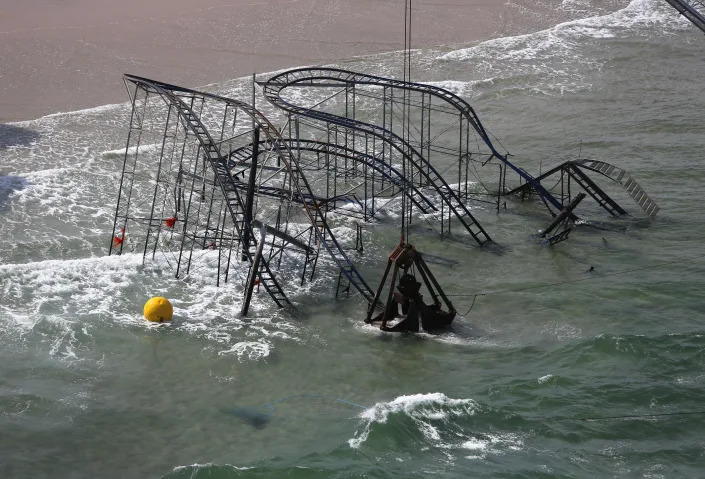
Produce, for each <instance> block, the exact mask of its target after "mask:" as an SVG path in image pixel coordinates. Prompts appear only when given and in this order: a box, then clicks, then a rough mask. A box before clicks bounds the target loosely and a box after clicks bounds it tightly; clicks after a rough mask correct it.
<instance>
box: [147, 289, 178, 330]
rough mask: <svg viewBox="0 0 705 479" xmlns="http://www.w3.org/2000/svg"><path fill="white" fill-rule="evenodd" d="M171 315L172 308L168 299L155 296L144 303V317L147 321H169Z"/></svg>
mask: <svg viewBox="0 0 705 479" xmlns="http://www.w3.org/2000/svg"><path fill="white" fill-rule="evenodd" d="M173 314H174V308H173V307H172V306H171V303H170V302H169V300H168V299H166V298H162V297H161V296H155V297H154V298H152V299H150V300H149V301H147V302H146V303H144V317H145V318H147V321H152V322H153V323H163V322H164V321H171V317H172V315H173Z"/></svg>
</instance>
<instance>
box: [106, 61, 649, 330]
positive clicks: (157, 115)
mask: <svg viewBox="0 0 705 479" xmlns="http://www.w3.org/2000/svg"><path fill="white" fill-rule="evenodd" d="M124 81H125V85H126V86H127V89H128V92H129V95H130V100H131V104H132V111H131V119H130V126H129V133H128V137H127V145H126V148H125V156H124V163H123V169H122V175H121V179H120V187H119V195H118V201H117V207H116V212H115V221H114V226H113V232H112V239H111V245H110V254H121V253H122V252H123V251H125V248H128V249H127V250H128V251H137V252H141V253H142V255H143V258H144V259H145V260H146V259H147V258H148V257H151V258H155V257H156V256H157V255H159V256H160V257H162V258H163V259H164V260H165V261H166V262H168V263H169V264H170V265H171V266H172V267H173V269H174V270H175V274H176V277H177V278H178V277H183V276H185V275H188V274H189V273H190V272H191V271H192V270H193V269H195V268H208V269H209V270H210V271H212V275H213V276H214V277H215V279H216V283H217V284H220V283H222V282H226V281H232V280H233V279H234V278H236V280H238V281H241V282H243V283H244V284H245V301H244V302H243V309H242V313H243V314H246V313H247V308H248V307H249V296H248V295H251V293H252V288H253V287H254V285H256V284H259V285H261V287H263V288H264V289H265V291H266V292H267V294H268V295H269V297H271V299H272V301H273V302H274V303H275V304H276V305H277V306H279V307H283V306H287V305H289V304H291V301H290V299H289V296H288V294H287V285H293V284H294V283H296V284H303V283H305V282H307V281H310V280H312V279H313V277H314V276H315V275H316V273H317V269H319V268H320V267H321V265H325V266H326V270H327V271H329V272H330V271H331V270H335V271H337V273H338V288H337V292H336V294H338V293H339V292H340V291H341V290H342V291H346V290H354V291H357V292H358V293H360V294H361V295H362V297H363V298H364V299H365V300H366V301H367V302H368V303H369V304H370V306H369V310H370V314H368V319H369V318H370V317H371V311H373V310H374V309H375V308H378V307H380V306H383V305H382V304H381V303H380V300H379V297H380V292H381V288H382V286H383V285H382V284H380V288H379V289H378V290H377V291H376V292H375V291H373V290H372V289H371V288H370V287H369V286H368V283H367V282H366V280H365V274H363V271H365V270H366V269H369V268H367V267H366V266H365V264H364V263H363V262H362V256H361V255H360V251H361V250H362V238H361V232H360V231H361V229H360V226H359V225H360V224H362V223H365V222H370V221H381V220H380V212H381V211H384V210H388V209H389V208H391V207H392V203H393V202H394V201H397V200H401V202H402V204H403V205H404V206H403V207H402V208H401V215H400V217H401V223H402V244H403V242H404V238H408V233H409V228H410V225H411V224H412V223H413V222H419V223H420V222H422V221H423V222H425V223H427V224H428V225H430V226H431V228H432V229H434V230H435V231H436V232H437V233H438V234H440V236H441V238H443V237H447V236H448V235H453V236H454V237H455V239H456V240H460V241H462V242H465V243H467V244H468V245H477V246H480V247H486V246H489V245H490V244H492V243H493V239H492V238H491V237H490V234H489V233H488V231H487V230H486V229H485V228H484V227H483V226H482V225H481V224H480V221H479V220H478V218H477V215H478V211H479V212H481V211H482V209H483V207H487V205H491V206H492V207H493V208H494V207H495V206H496V207H497V209H498V210H499V206H500V201H501V199H502V198H503V197H507V196H509V195H519V196H521V197H522V198H527V197H529V196H537V197H538V198H539V199H540V201H541V202H542V203H543V204H544V205H545V206H546V208H547V209H548V211H549V212H550V214H551V216H552V217H553V218H554V221H553V222H552V224H551V225H550V226H549V228H546V230H544V236H545V237H546V239H547V242H548V243H551V244H555V243H557V242H559V241H562V240H564V239H565V238H567V236H568V232H569V231H570V226H569V224H570V222H571V221H575V220H576V219H577V213H576V211H575V210H576V207H577V206H578V203H580V201H581V200H582V199H583V198H584V197H586V196H589V197H591V198H592V199H594V200H595V201H596V203H597V205H599V206H600V207H601V208H603V209H604V210H606V211H607V212H608V213H609V214H610V215H613V216H620V215H625V214H627V212H626V210H625V209H623V208H622V207H621V206H620V205H619V204H617V202H616V201H614V200H613V199H612V198H611V197H610V196H608V195H607V193H606V192H605V191H604V190H603V189H602V188H601V187H600V186H598V184H597V183H596V182H595V181H594V180H593V179H592V178H591V177H590V175H592V176H594V175H595V174H599V175H600V176H601V177H603V178H607V179H609V180H611V181H613V182H615V183H617V184H619V185H621V186H622V187H623V188H624V189H625V190H626V191H627V192H628V194H629V195H630V196H631V197H632V198H633V199H634V200H635V201H636V202H637V204H638V205H639V206H640V207H641V208H642V209H643V211H644V212H645V213H646V214H647V215H649V216H653V215H655V214H656V213H657V211H658V206H657V205H656V203H655V202H654V201H653V200H651V199H650V198H649V197H648V196H647V195H646V193H645V192H644V191H643V190H642V188H641V187H640V186H639V185H638V184H637V183H636V182H635V181H634V179H633V178H632V177H630V175H629V174H628V173H627V172H625V171H624V170H622V169H620V168H618V167H616V166H613V165H610V164H608V163H605V162H602V161H597V160H588V159H580V160H574V161H568V162H565V163H563V164H560V165H558V166H556V167H555V168H552V169H550V170H549V171H547V172H546V173H543V174H541V175H538V176H532V175H530V174H529V173H527V172H526V171H525V170H524V169H523V168H521V167H519V166H517V165H515V164H514V163H513V162H512V161H510V156H509V155H508V154H507V153H506V152H503V151H500V150H499V149H498V148H497V147H496V146H495V144H494V143H493V141H492V138H491V136H490V135H489V133H488V132H487V130H486V129H485V127H484V126H483V125H482V123H481V122H480V119H479V118H478V116H477V114H476V113H475V111H474V110H473V108H472V107H471V106H470V105H469V104H468V103H467V102H466V101H465V100H463V99H462V98H460V97H459V96H457V95H455V94H453V93H451V92H449V91H447V90H444V89H443V88H439V87H435V86H430V85H425V84H421V83H413V82H408V81H400V80H394V79H389V78H383V77H378V76H372V75H366V74H362V73H357V72H352V71H347V70H341V69H335V68H300V69H295V70H289V71H286V72H283V73H280V74H277V75H275V76H273V77H271V78H269V79H267V80H266V81H262V82H258V83H259V84H260V86H261V87H262V92H263V95H264V97H265V98H266V100H267V101H268V102H269V103H270V104H271V105H273V106H274V107H276V111H277V112H279V113H281V114H283V115H284V126H282V127H281V128H277V127H276V126H275V125H274V124H273V123H272V122H270V120H268V119H267V118H266V117H265V116H264V115H263V114H262V113H261V112H260V111H259V110H257V109H255V107H254V106H253V105H251V104H248V103H245V102H242V101H239V100H235V99H232V98H227V97H224V96H219V95H214V94H211V93H206V92H201V91H197V90H192V89H189V88H183V87H179V86H175V85H170V84H167V83H163V82H159V81H154V80H149V79H146V78H141V77H137V76H133V75H125V77H124ZM253 90H254V85H253ZM492 165H494V167H491V166H492ZM498 170H499V176H497V171H498ZM508 173H511V174H512V175H516V177H518V181H513V182H512V185H511V186H508V181H507V175H508ZM556 178H558V181H556ZM546 185H550V187H547V186H546ZM573 190H575V191H576V192H577V190H582V193H580V194H574V192H573ZM392 216H393V215H392ZM384 221H390V220H389V218H388V217H387V216H385V217H384ZM395 221H397V220H395ZM352 224H354V225H355V226H356V227H355V229H354V231H355V232H354V233H353V228H352V227H351V225H352ZM553 231H557V233H555V234H554V233H553ZM499 242H500V243H501V239H500V240H499ZM404 248H406V249H404ZM404 248H402V249H403V250H404V251H407V253H404V255H402V256H400V258H406V256H408V259H406V260H404V261H402V260H401V259H398V258H397V257H398V256H399V255H400V254H402V253H401V251H402V250H399V251H397V253H394V255H395V256H394V257H395V258H397V259H394V261H392V256H390V265H392V263H394V264H395V265H396V266H395V268H399V267H401V268H402V271H401V273H404V274H406V273H407V272H408V271H407V270H408V268H409V267H413V265H418V266H419V268H421V269H422V271H423V272H424V275H426V274H427V275H430V271H429V270H428V268H427V267H426V266H425V264H424V263H423V260H422V259H421V256H420V253H417V252H415V250H414V252H413V254H411V253H408V251H411V249H409V248H408V247H406V246H404ZM395 251H396V250H395ZM405 255H406V256H405ZM409 255H410V256H409ZM242 265H244V266H245V268H244V269H243V267H242ZM400 265H401V266H400ZM389 268H390V266H388V268H387V270H388V271H389ZM245 270H246V272H247V273H246V274H245V273H244V271H245ZM394 271H395V272H394V275H396V271H397V270H396V269H395V270H394ZM385 278H386V273H385ZM424 282H425V284H426V286H427V287H428V289H429V291H430V293H431V296H432V297H433V298H434V303H435V305H436V306H437V308H436V309H435V310H438V311H440V309H439V308H440V302H439V300H438V297H439V296H440V297H442V298H443V300H444V302H445V307H446V309H448V310H449V311H447V312H446V313H447V315H448V317H450V318H451V319H452V316H454V315H455V312H454V311H453V310H452V305H451V304H450V302H449V301H447V298H446V297H445V295H443V293H442V291H440V287H439V286H438V284H437V283H436V282H435V279H433V277H432V275H431V276H430V278H426V277H424ZM382 283H384V280H383V281H382ZM392 283H394V281H392ZM417 284H418V285H420V283H417ZM408 285H410V286H409V287H410V288H411V289H412V290H414V291H415V293H414V294H417V293H418V288H416V287H415V283H414V282H412V281H410V280H408ZM391 288H393V284H392V285H391V286H390V291H391ZM414 288H416V289H414ZM437 293H439V294H437ZM389 298H392V295H391V293H390V296H389ZM418 298H420V296H419V297H418ZM399 301H401V302H403V301H404V298H402V299H399V298H398V301H397V302H399ZM390 302H391V299H389V300H388V301H387V306H386V308H389V307H390V304H391V303H390ZM406 302H407V304H408V301H406ZM412 303H413V301H412ZM419 304H420V303H419ZM422 309H423V308H422ZM431 309H433V308H431ZM424 311H426V309H424ZM446 313H444V314H446ZM439 314H440V313H439ZM421 318H422V320H424V317H423V316H422V317H421ZM387 319H388V318H387V317H386V316H385V318H384V324H385V325H386V320H387ZM429 321H430V320H429Z"/></svg>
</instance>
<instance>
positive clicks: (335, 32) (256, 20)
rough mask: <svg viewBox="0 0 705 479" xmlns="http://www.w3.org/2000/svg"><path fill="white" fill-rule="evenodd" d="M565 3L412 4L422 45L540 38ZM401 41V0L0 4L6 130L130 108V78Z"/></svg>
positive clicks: (340, 53) (192, 79)
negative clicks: (50, 118) (49, 118)
mask: <svg viewBox="0 0 705 479" xmlns="http://www.w3.org/2000/svg"><path fill="white" fill-rule="evenodd" d="M8 3H9V2H8ZM558 4H560V1H558V0H523V1H522V0H515V1H509V2H505V1H504V0H414V2H413V7H412V45H413V47H417V48H421V47H430V46H436V45H448V44H463V43H468V42H472V41H476V40H483V39H488V38H492V37H497V36H504V35H509V34H516V33H524V32H528V31H535V30H539V29H541V28H546V27H548V26H550V25H553V24H555V23H556V22H557V21H559V20H560V18H557V16H559V15H560V12H558V11H557V10H556V9H555V8H551V7H552V6H554V7H555V6H556V5H558ZM403 42H404V2H403V1H402V0H394V1H385V0H280V1H274V0H263V1H258V0H199V1H198V2H194V1H192V0H110V1H109V0H63V1H62V0H23V1H22V2H12V4H11V5H6V6H0V59H2V63H1V66H0V123H3V122H12V121H21V120H28V119H34V118H38V117H40V116H44V115H47V114H50V113H56V112H60V111H73V110H77V109H83V108H89V107H93V106H98V105H103V104H107V103H115V102H121V101H125V100H126V94H125V91H124V88H123V86H122V80H121V77H122V74H123V73H133V74H136V75H141V76H146V77H151V78H156V79H160V80H163V81H167V82H171V83H176V84H181V85H184V86H192V87H194V86H201V85H205V84H209V83H214V82H219V81H224V80H228V79H233V78H238V77H241V76H245V75H249V74H251V73H253V72H267V71H272V70H276V69H281V68H287V67H294V66H299V65H312V64H325V63H330V62H333V61H339V60H341V59H345V58H349V57H354V56H360V55H366V54H372V53H379V52H384V51H394V50H400V49H402V48H403Z"/></svg>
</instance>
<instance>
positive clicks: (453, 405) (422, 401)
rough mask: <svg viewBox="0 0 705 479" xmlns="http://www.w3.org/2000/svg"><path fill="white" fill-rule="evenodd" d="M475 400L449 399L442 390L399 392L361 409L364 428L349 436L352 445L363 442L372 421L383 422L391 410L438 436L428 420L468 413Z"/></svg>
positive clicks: (471, 410) (471, 413) (356, 445)
mask: <svg viewBox="0 0 705 479" xmlns="http://www.w3.org/2000/svg"><path fill="white" fill-rule="evenodd" d="M476 408H477V403H476V402H475V401H473V400H472V399H452V398H449V397H447V396H446V395H445V394H443V393H428V394H413V395H410V396H399V397H397V398H396V399H394V400H393V401H391V402H383V403H377V404H375V405H374V406H372V407H371V408H368V409H365V410H364V411H363V412H362V413H360V416H359V417H360V418H361V419H362V420H363V428H362V430H361V431H358V432H357V433H356V434H355V436H354V437H353V438H352V439H350V440H348V444H349V445H350V447H352V448H356V449H357V448H359V447H360V445H361V444H362V443H364V442H365V441H366V440H367V438H368V436H369V434H370V431H371V428H372V427H373V426H374V424H384V423H386V422H387V419H388V418H389V416H390V415H392V414H397V413H401V414H404V415H406V416H408V417H410V418H412V419H413V420H414V422H415V424H416V425H417V426H418V427H419V430H420V431H421V432H422V433H423V434H424V436H426V437H427V438H429V439H432V440H438V439H440V436H439V435H438V430H437V429H436V428H435V427H434V426H433V425H432V424H431V423H430V422H429V420H444V419H447V418H450V417H455V416H471V415H473V414H474V413H475V409H476Z"/></svg>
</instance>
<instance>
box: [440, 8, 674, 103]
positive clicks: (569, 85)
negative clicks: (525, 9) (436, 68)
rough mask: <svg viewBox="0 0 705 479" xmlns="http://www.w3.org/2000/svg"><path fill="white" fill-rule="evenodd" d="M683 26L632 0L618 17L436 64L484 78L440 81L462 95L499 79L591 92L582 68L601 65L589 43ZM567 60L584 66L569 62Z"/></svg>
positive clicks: (534, 88) (481, 47)
mask: <svg viewBox="0 0 705 479" xmlns="http://www.w3.org/2000/svg"><path fill="white" fill-rule="evenodd" d="M569 3H570V4H571V5H573V6H577V5H578V4H577V3H575V2H569ZM686 23H687V21H685V20H683V19H682V18H679V16H678V15H677V14H675V12H674V11H673V10H672V9H670V7H668V6H667V5H666V6H664V5H662V4H661V3H659V2H656V1H655V0H632V2H631V3H630V4H629V5H628V6H627V7H625V8H623V9H622V10H619V11H617V12H612V13H609V14H606V15H600V16H593V17H588V18H581V19H577V20H571V21H568V22H564V23H560V24H558V25H556V26H554V27H552V28H549V29H546V30H542V31H539V32H535V33H530V34H525V35H519V36H513V37H502V38H496V39H491V40H488V41H485V42H482V43H480V44H478V45H475V46H473V47H470V48H463V49H459V50H454V51H451V52H448V53H445V54H443V55H441V56H439V57H437V58H436V59H437V60H439V61H449V62H459V63H464V64H472V65H473V70H474V71H476V72H477V73H478V74H479V75H483V76H485V78H484V79H479V80H474V81H469V82H443V83H444V84H445V85H446V87H447V88H450V89H451V91H455V92H463V93H464V94H466V95H467V94H472V93H474V92H475V91H477V89H478V88H479V87H481V86H483V83H482V82H487V83H485V85H487V84H493V83H494V82H496V81H497V79H498V78H501V79H502V80H501V81H502V82H504V83H507V84H508V86H507V88H509V89H511V88H523V89H526V90H528V91H530V92H533V93H540V94H553V93H564V92H567V91H577V90H581V89H585V88H591V87H592V85H591V84H590V81H589V80H588V79H587V73H586V72H585V71H583V69H584V67H585V65H588V66H589V67H590V68H589V69H588V71H590V70H592V71H594V70H595V69H597V70H599V69H601V68H602V64H603V63H604V61H605V60H604V59H601V58H598V57H591V55H593V54H586V53H585V52H586V50H585V48H586V45H590V44H591V42H593V43H594V42H599V41H601V40H604V39H608V38H615V37H619V38H629V37H633V36H651V35H658V34H661V33H662V32H669V31H673V30H680V29H682V28H685V27H687V25H686ZM593 50H594V49H593ZM597 51H600V49H599V48H597ZM571 58H581V59H582V61H579V62H575V61H567V59H571ZM463 83H464V84H463Z"/></svg>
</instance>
